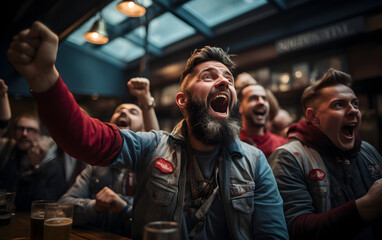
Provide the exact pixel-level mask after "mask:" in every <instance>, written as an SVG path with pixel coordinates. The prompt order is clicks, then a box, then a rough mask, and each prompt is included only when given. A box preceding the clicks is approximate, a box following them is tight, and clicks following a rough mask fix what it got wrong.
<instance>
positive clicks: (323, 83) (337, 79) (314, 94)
mask: <svg viewBox="0 0 382 240" xmlns="http://www.w3.org/2000/svg"><path fill="white" fill-rule="evenodd" d="M339 84H342V85H345V86H348V87H351V84H352V78H351V76H350V75H349V74H347V73H344V72H341V71H339V70H335V69H333V68H330V69H329V70H328V71H327V72H326V73H325V74H324V76H323V77H322V78H321V79H320V80H319V81H317V82H316V83H314V84H313V85H311V86H309V87H307V88H306V89H305V90H304V92H303V94H302V97H301V105H302V110H303V112H304V114H305V111H306V109H307V108H308V107H310V106H311V105H312V103H313V102H314V101H315V100H316V99H317V98H319V97H320V96H321V90H322V89H324V88H327V87H331V86H335V85H339Z"/></svg>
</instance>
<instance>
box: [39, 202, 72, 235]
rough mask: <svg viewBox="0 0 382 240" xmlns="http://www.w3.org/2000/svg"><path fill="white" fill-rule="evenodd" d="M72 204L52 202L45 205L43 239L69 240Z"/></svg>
mask: <svg viewBox="0 0 382 240" xmlns="http://www.w3.org/2000/svg"><path fill="white" fill-rule="evenodd" d="M72 222H73V204H70V203H60V202H59V203H52V204H49V205H47V206H46V207H45V221H44V240H69V239H70V232H71V230H72Z"/></svg>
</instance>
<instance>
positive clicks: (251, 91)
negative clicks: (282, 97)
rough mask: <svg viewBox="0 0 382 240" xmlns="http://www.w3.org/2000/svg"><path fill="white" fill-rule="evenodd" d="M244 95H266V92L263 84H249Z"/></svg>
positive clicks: (244, 90)
mask: <svg viewBox="0 0 382 240" xmlns="http://www.w3.org/2000/svg"><path fill="white" fill-rule="evenodd" d="M242 91H243V95H244V96H247V95H248V96H249V95H258V96H265V95H266V92H265V89H264V87H263V86H261V85H249V86H247V87H245V88H244V89H243V90H242Z"/></svg>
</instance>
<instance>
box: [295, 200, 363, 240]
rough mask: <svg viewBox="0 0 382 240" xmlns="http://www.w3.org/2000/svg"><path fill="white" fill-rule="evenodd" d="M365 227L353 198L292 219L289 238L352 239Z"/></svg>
mask: <svg viewBox="0 0 382 240" xmlns="http://www.w3.org/2000/svg"><path fill="white" fill-rule="evenodd" d="M365 227H366V225H365V223H364V222H363V221H362V219H361V216H360V215H359V213H358V210H357V207H356V205H355V200H352V201H349V202H347V203H345V204H343V205H341V206H339V207H337V208H334V209H332V210H329V211H327V212H324V213H318V214H305V215H301V216H298V217H297V218H296V219H295V220H294V221H293V226H292V229H291V233H290V237H291V239H353V238H354V237H355V236H356V235H357V234H358V233H359V232H360V231H361V230H362V229H364V228H365Z"/></svg>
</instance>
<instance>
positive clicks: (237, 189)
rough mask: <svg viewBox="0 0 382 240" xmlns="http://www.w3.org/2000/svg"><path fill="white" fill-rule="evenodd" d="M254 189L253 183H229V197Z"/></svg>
mask: <svg viewBox="0 0 382 240" xmlns="http://www.w3.org/2000/svg"><path fill="white" fill-rule="evenodd" d="M254 190H255V183H249V184H231V185H230V191H231V197H237V196H242V195H245V194H246V193H249V192H253V191H254Z"/></svg>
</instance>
